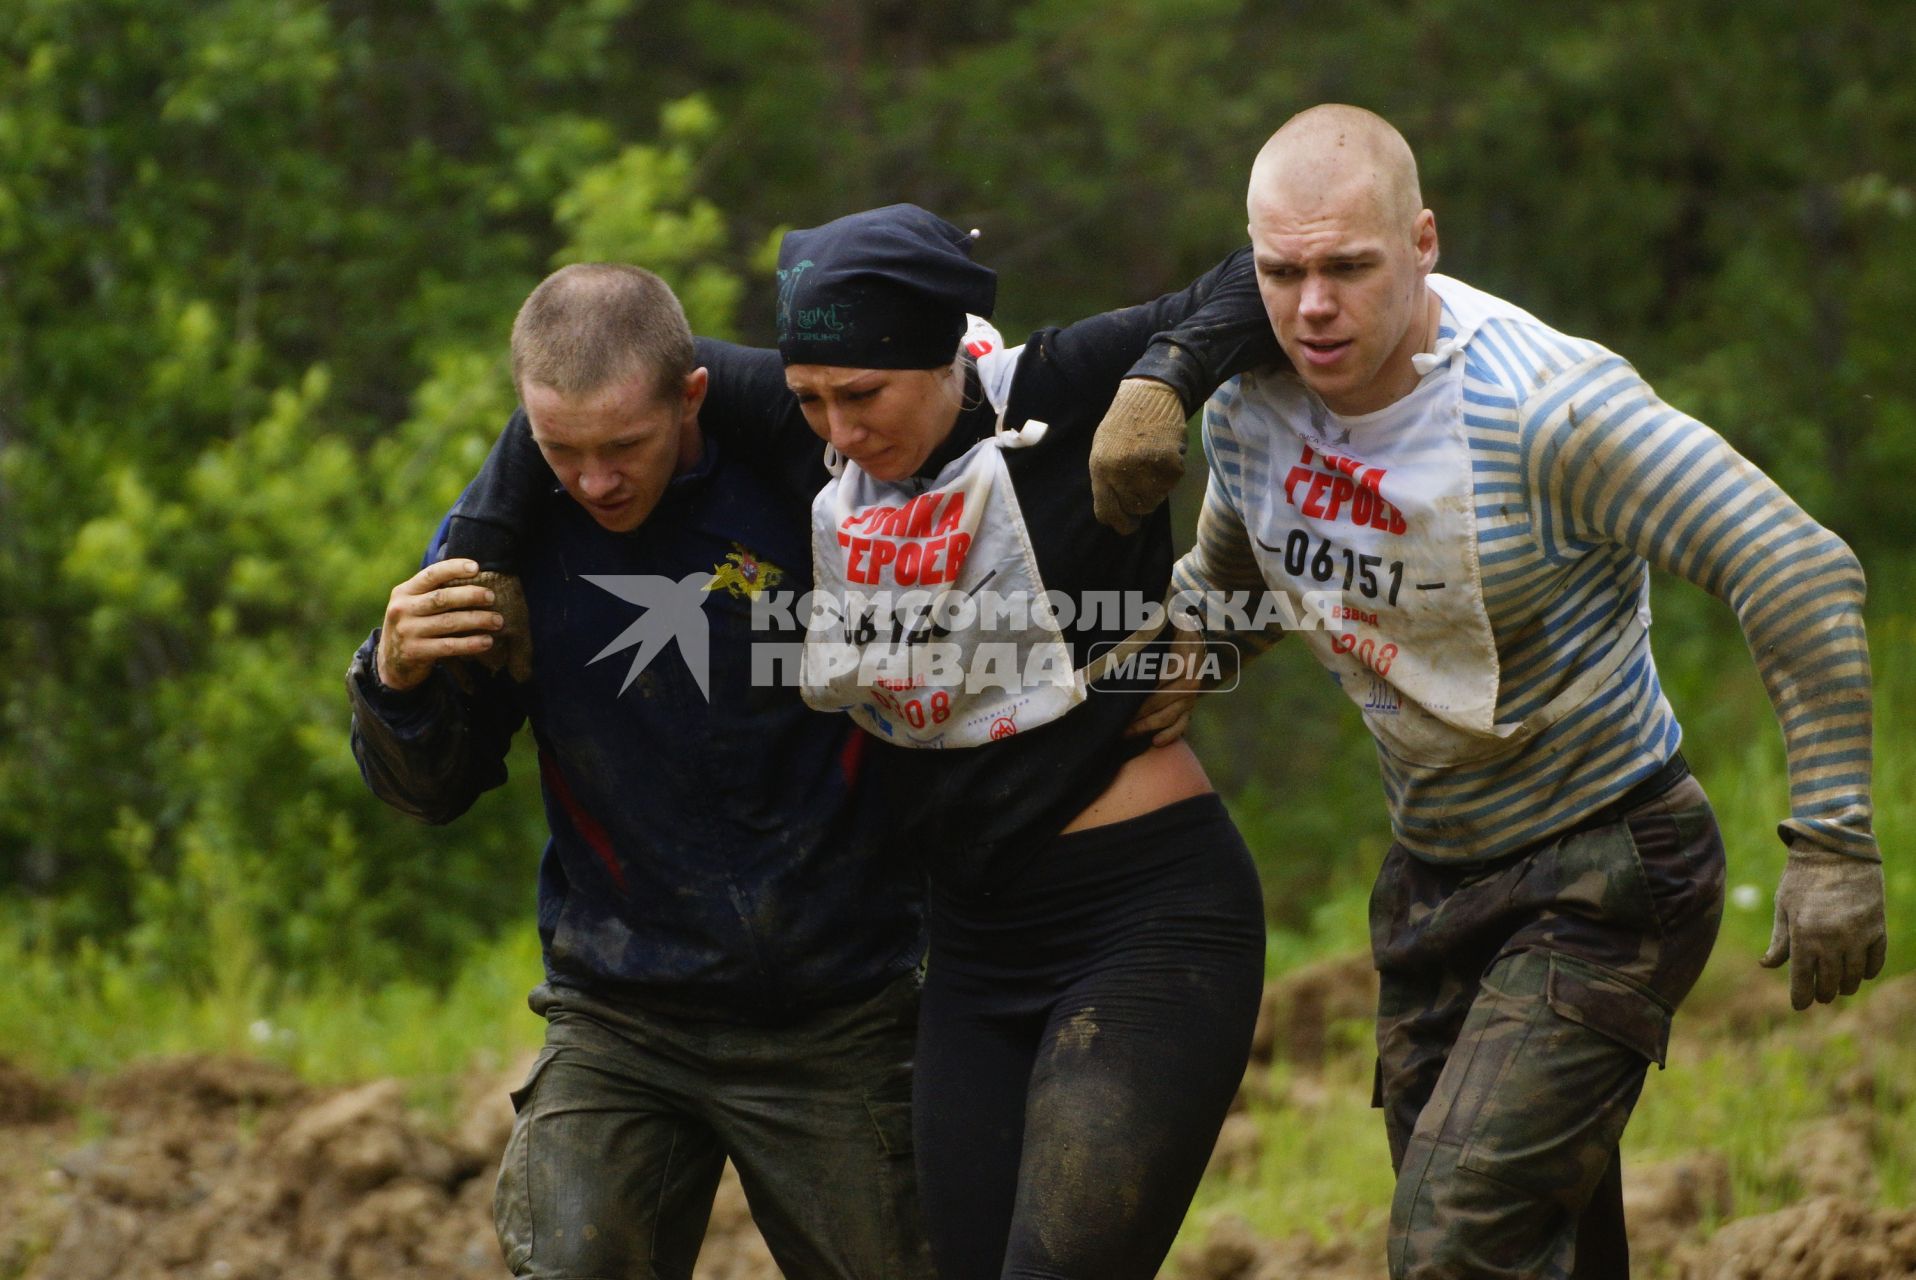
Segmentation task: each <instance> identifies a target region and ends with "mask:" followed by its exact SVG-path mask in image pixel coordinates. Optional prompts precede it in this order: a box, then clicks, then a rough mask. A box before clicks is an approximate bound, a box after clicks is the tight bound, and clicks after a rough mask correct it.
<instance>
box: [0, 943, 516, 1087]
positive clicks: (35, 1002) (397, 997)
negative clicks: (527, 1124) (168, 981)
mask: <svg viewBox="0 0 1916 1280" xmlns="http://www.w3.org/2000/svg"><path fill="white" fill-rule="evenodd" d="M0 967H4V970H5V971H6V972H7V973H8V975H9V981H8V982H6V983H4V984H0V1044H4V1045H7V1046H8V1053H9V1055H10V1056H12V1057H13V1058H15V1059H16V1060H17V1061H19V1062H20V1063H21V1064H22V1065H23V1066H26V1067H28V1068H31V1069H33V1070H35V1071H37V1072H39V1073H41V1074H44V1075H70V1074H75V1073H82V1072H84V1073H88V1074H92V1073H106V1072H111V1071H113V1070H114V1069H116V1068H118V1067H120V1066H122V1065H124V1064H125V1063H127V1062H130V1061H133V1060H135V1059H139V1058H149V1057H161V1056H167V1055H173V1054H189V1053H223V1054H245V1055H249V1056H252V1057H257V1058H264V1059H267V1060H269V1061H273V1062H279V1063H283V1064H284V1065H286V1066H287V1067H290V1068H291V1069H292V1070H294V1071H295V1072H297V1073H298V1074H299V1075H300V1076H301V1077H302V1078H304V1079H307V1080H310V1081H312V1082H314V1083H316V1084H344V1083H350V1082H354V1081H360V1080H368V1079H373V1078H377V1077H382V1076H397V1077H399V1078H401V1079H403V1080H405V1081H407V1083H408V1085H409V1087H410V1089H411V1093H412V1096H413V1099H414V1101H415V1102H416V1103H418V1104H421V1105H424V1106H426V1107H428V1108H429V1109H434V1110H439V1109H443V1108H444V1107H446V1106H449V1105H450V1103H451V1100H452V1098H453V1096H454V1095H455V1093H456V1091H457V1084H458V1080H459V1079H460V1078H461V1077H462V1076H464V1075H465V1074H466V1073H468V1072H471V1071H475V1070H477V1071H489V1070H498V1069H501V1068H502V1067H504V1066H505V1064H506V1063H508V1062H509V1061H510V1060H511V1059H512V1057H513V1056H515V1055H516V1054H518V1053H519V1052H521V1051H523V1050H525V1049H528V1048H533V1047H536V1046H537V1045H538V1044H539V1042H540V1038H541V1036H542V1034H543V1031H544V1023H543V1022H541V1021H540V1020H539V1019H538V1018H536V1017H534V1016H533V1014H532V1013H531V1012H530V1011H529V1010H528V1009H527V1008H526V1005H525V997H526V993H527V992H528V991H529V990H531V988H532V987H533V986H534V985H535V984H536V983H537V982H538V981H539V980H540V976H541V969H540V964H539V945H538V937H537V935H536V934H535V933H534V932H533V931H532V929H531V928H530V927H527V928H524V929H517V930H512V931H510V932H509V933H508V934H507V935H505V936H504V937H502V938H501V939H499V940H498V941H497V942H494V943H492V944H490V945H488V946H485V947H481V948H479V949H477V950H475V951H474V952H473V953H472V955H471V957H470V958H469V959H468V961H467V963H466V964H465V965H464V966H463V967H462V968H461V969H460V971H459V973H458V976H457V977H456V978H455V979H454V980H453V981H452V982H451V983H450V984H449V985H447V986H444V987H439V986H434V985H430V984H427V983H423V982H414V981H400V982H393V983H388V984H386V985H384V986H381V987H378V988H375V989H365V988H355V987H350V986H344V985H342V986H339V987H336V988H331V989H317V990H304V991H302V990H293V989H284V990H278V991H275V990H272V989H271V987H270V984H269V983H267V982H265V981H258V982H254V983H251V984H249V985H248V986H247V987H246V988H244V990H245V992H246V994H245V995H244V996H243V997H242V998H238V999H236V998H235V996H234V993H233V990H232V989H231V988H232V984H230V983H229V984H224V986H225V988H226V989H223V990H215V991H207V992H193V991H187V990H183V989H181V988H179V987H177V986H167V985H164V984H153V983H150V982H147V981H144V980H143V977H142V975H141V974H140V973H139V972H138V971H137V970H136V968H135V966H134V965H133V964H132V963H131V962H129V961H126V960H123V959H120V958H118V957H115V956H113V955H111V954H109V953H107V952H104V951H102V950H99V949H97V948H83V949H82V950H81V951H80V952H79V953H78V954H76V955H70V956H64V957H57V958H56V957H54V956H51V955H48V954H46V953H45V952H42V951H39V950H36V949H33V948H30V947H27V946H25V945H23V944H22V943H21V942H20V940H19V937H18V936H17V935H15V934H11V933H0Z"/></svg>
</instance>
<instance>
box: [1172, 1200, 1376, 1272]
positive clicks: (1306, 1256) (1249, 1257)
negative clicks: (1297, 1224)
mask: <svg viewBox="0 0 1916 1280" xmlns="http://www.w3.org/2000/svg"><path fill="white" fill-rule="evenodd" d="M1165 1274H1166V1275H1167V1276H1169V1277H1170V1280H1296V1277H1298V1276H1310V1277H1311V1278H1312V1280H1384V1274H1385V1268H1384V1245H1383V1241H1382V1240H1372V1241H1362V1242H1360V1241H1356V1240H1353V1239H1350V1238H1348V1237H1345V1238H1340V1239H1337V1240H1332V1241H1329V1242H1326V1241H1321V1240H1318V1239H1316V1238H1314V1237H1312V1236H1309V1235H1297V1236H1293V1237H1291V1238H1290V1239H1288V1240H1267V1239H1265V1238H1264V1237H1262V1236H1260V1235H1258V1234H1257V1232H1256V1230H1255V1229H1253V1228H1252V1226H1251V1224H1250V1223H1248V1222H1246V1221H1245V1220H1244V1219H1242V1218H1240V1217H1238V1216H1236V1215H1235V1214H1225V1215H1224V1216H1223V1217H1220V1218H1219V1219H1218V1220H1217V1221H1216V1222H1214V1223H1212V1224H1211V1229H1210V1231H1209V1232H1208V1233H1207V1234H1206V1235H1205V1237H1204V1241H1203V1243H1202V1244H1199V1245H1197V1246H1196V1247H1194V1248H1190V1249H1185V1250H1182V1251H1180V1252H1179V1253H1178V1254H1177V1255H1176V1256H1175V1257H1173V1258H1172V1259H1171V1265H1170V1269H1169V1270H1168V1271H1167V1272H1166V1273H1165Z"/></svg>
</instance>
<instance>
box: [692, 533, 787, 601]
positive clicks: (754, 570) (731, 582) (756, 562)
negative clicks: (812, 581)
mask: <svg viewBox="0 0 1916 1280" xmlns="http://www.w3.org/2000/svg"><path fill="white" fill-rule="evenodd" d="M784 577H785V571H784V570H783V569H781V568H779V567H778V566H777V565H775V564H773V563H772V562H771V561H769V560H761V559H760V558H759V557H758V556H755V555H753V554H752V553H751V552H750V551H747V550H746V549H745V547H744V546H743V545H742V544H740V543H737V542H734V543H733V544H732V549H731V550H730V551H728V552H727V553H726V555H725V560H724V562H723V563H721V564H718V565H715V566H713V569H712V580H711V581H710V582H708V583H706V584H705V589H706V590H707V591H724V592H728V593H730V594H731V595H734V596H737V597H738V598H740V599H742V600H756V599H758V598H759V596H760V595H761V594H763V593H764V592H766V591H769V590H771V589H772V588H773V587H775V586H777V585H778V584H779V582H780V580H782V579H783V578H784Z"/></svg>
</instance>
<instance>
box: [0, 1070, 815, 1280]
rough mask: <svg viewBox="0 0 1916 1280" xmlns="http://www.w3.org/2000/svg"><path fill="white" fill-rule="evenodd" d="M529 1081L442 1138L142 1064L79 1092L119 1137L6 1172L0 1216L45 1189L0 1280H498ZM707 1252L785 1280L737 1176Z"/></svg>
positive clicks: (279, 1091) (363, 1091)
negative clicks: (499, 1210)
mask: <svg viewBox="0 0 1916 1280" xmlns="http://www.w3.org/2000/svg"><path fill="white" fill-rule="evenodd" d="M522 1075H523V1067H520V1068H519V1069H518V1070H516V1071H515V1072H514V1073H513V1074H512V1075H511V1077H510V1078H509V1079H502V1080H495V1081H492V1082H489V1083H488V1084H487V1086H486V1087H484V1088H480V1089H476V1090H475V1091H474V1092H473V1094H472V1098H471V1102H470V1105H469V1107H468V1108H467V1111H466V1114H465V1115H464V1116H463V1117H462V1118H461V1120H460V1122H459V1123H457V1124H456V1125H454V1126H453V1127H452V1130H451V1132H450V1133H441V1132H439V1131H438V1130H437V1129H436V1128H435V1127H434V1126H431V1125H428V1124H426V1123H424V1122H423V1121H422V1120H421V1119H420V1117H418V1116H416V1115H415V1114H413V1113H412V1112H411V1111H410V1110H409V1109H408V1107H407V1106H406V1102H405V1096H404V1092H403V1090H402V1088H401V1086H400V1085H399V1084H398V1083H397V1082H395V1081H390V1080H385V1081H375V1082H373V1083H371V1084H366V1085H360V1086H357V1087H355V1088H350V1089H345V1090H334V1091H319V1090H314V1089H310V1088H308V1087H307V1086H304V1085H302V1084H301V1083H300V1082H299V1081H298V1080H296V1079H295V1078H293V1077H292V1076H291V1075H289V1074H288V1073H286V1072H284V1071H281V1070H279V1069H278V1068H275V1067H271V1066H267V1065H264V1064H259V1063H252V1062H242V1061H231V1060H224V1059H212V1058H190V1059H178V1060H173V1061H166V1062H156V1063H148V1064H141V1065H138V1066H135V1067H133V1068H130V1069H129V1070H127V1071H126V1072H124V1073H122V1074H121V1075H119V1076H117V1077H115V1078H113V1079H111V1080H108V1081H104V1082H102V1083H101V1084H100V1085H98V1086H97V1087H96V1088H95V1089H94V1090H92V1091H91V1093H90V1095H89V1097H88V1102H89V1104H90V1105H91V1107H92V1108H93V1109H94V1110H95V1111H96V1112H97V1113H99V1114H102V1115H105V1116H108V1117H110V1120H111V1123H112V1126H113V1127H112V1130H111V1132H109V1133H108V1134H107V1135H106V1136H104V1137H101V1138H96V1139H94V1140H92V1141H88V1142H82V1143H80V1144H79V1145H77V1146H72V1145H69V1144H70V1143H71V1142H72V1141H73V1135H72V1134H71V1132H66V1131H63V1132H62V1133H60V1134H59V1135H57V1138H54V1137H50V1138H49V1140H48V1142H47V1143H46V1145H45V1146H44V1147H43V1149H42V1150H40V1151H39V1152H37V1153H36V1154H35V1155H34V1156H32V1157H31V1158H30V1163H28V1164H27V1165H26V1166H25V1167H12V1168H11V1169H10V1173H11V1175H12V1176H11V1178H8V1177H0V1205H5V1204H7V1203H8V1201H9V1188H24V1189H29V1190H32V1191H34V1192H37V1193H38V1194H37V1198H36V1199H35V1200H34V1201H32V1207H33V1208H34V1210H35V1215H36V1216H34V1217H33V1218H32V1219H31V1220H28V1219H27V1218H26V1217H24V1216H15V1217H14V1220H13V1221H12V1222H0V1272H4V1273H5V1274H9V1275H14V1274H18V1275H22V1276H23V1277H25V1280H184V1278H185V1277H193V1280H201V1278H202V1277H204V1278H205V1280H504V1277H505V1275H506V1271H505V1267H504V1265H503V1264H502V1263H501V1261H500V1259H499V1249H498V1244H497V1242H496V1240H495V1238H494V1236H493V1229H492V1187H493V1175H494V1170H495V1169H496V1167H497V1164H498V1160H499V1154H500V1151H501V1150H502V1149H503V1147H504V1144H505V1139H506V1135H507V1132H508V1131H509V1129H510V1127H511V1107H510V1105H509V1104H508V1103H507V1102H506V1101H505V1092H506V1090H507V1089H509V1088H511V1087H513V1086H516V1085H517V1084H518V1083H519V1080H520V1078H521V1077H522ZM6 1084H7V1081H5V1080H4V1079H0V1088H4V1087H5V1086H6ZM42 1088H43V1087H42ZM10 1092H13V1093H14V1094H16V1095H17V1096H20V1097H24V1096H26V1092H25V1090H24V1088H21V1089H17V1090H12V1091H10ZM55 1096H57V1095H55ZM67 1129H68V1130H70V1129H71V1125H68V1126H67ZM18 1163H19V1162H18V1161H17V1160H16V1161H14V1164H15V1165H16V1166H17V1165H18ZM35 1184H37V1185H35ZM22 1202H23V1203H26V1201H25V1198H24V1197H22ZM706 1255H707V1256H706V1258H705V1259H702V1260H701V1265H700V1267H699V1271H698V1277H699V1280H777V1275H778V1273H777V1271H776V1270H775V1269H773V1268H772V1267H771V1264H770V1260H769V1255H767V1254H766V1252H765V1249H764V1245H763V1243H762V1242H761V1241H760V1240H759V1239H758V1235H757V1232H756V1230H754V1229H753V1227H752V1225H751V1220H750V1216H749V1214H748V1213H747V1212H746V1209H745V1205H744V1199H743V1196H742V1195H741V1194H740V1193H739V1191H738V1187H737V1183H736V1180H734V1179H731V1178H730V1177H728V1179H727V1184H726V1187H725V1188H724V1189H723V1191H722V1193H721V1198H720V1203H719V1205H718V1206H717V1207H716V1209H715V1211H714V1214H713V1224H712V1230H711V1233H710V1235H709V1236H708V1240H707V1249H706Z"/></svg>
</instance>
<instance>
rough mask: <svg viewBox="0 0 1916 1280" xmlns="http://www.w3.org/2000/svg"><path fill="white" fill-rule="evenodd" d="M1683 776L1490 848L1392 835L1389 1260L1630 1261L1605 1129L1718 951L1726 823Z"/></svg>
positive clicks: (1529, 1266) (1625, 1114)
mask: <svg viewBox="0 0 1916 1280" xmlns="http://www.w3.org/2000/svg"><path fill="white" fill-rule="evenodd" d="M1675 771H1676V772H1677V773H1679V775H1680V780H1679V781H1676V782H1675V783H1674V784H1668V777H1669V774H1668V773H1667V772H1666V774H1665V776H1664V778H1663V779H1660V780H1659V781H1662V782H1664V783H1666V785H1665V786H1664V787H1663V788H1662V789H1661V790H1660V791H1653V792H1652V796H1651V798H1650V799H1648V800H1645V799H1644V798H1643V796H1642V795H1641V794H1633V795H1631V796H1629V797H1626V799H1625V801H1624V802H1623V804H1622V805H1621V806H1619V808H1620V809H1621V812H1617V813H1613V814H1610V815H1607V816H1605V817H1603V818H1600V819H1598V820H1595V821H1592V822H1589V823H1586V824H1585V825H1584V826H1582V827H1581V828H1579V829H1577V830H1574V831H1572V832H1571V833H1569V834H1566V835H1564V836H1561V837H1558V838H1556V839H1554V840H1552V841H1549V842H1547V843H1546V844H1544V845H1542V846H1539V847H1537V848H1535V849H1531V850H1527V851H1525V852H1524V853H1522V854H1519V855H1517V856H1514V857H1509V858H1503V859H1499V860H1497V861H1496V862H1493V863H1490V864H1487V865H1475V866H1464V867H1454V868H1447V867H1445V866H1442V865H1440V864H1433V863H1427V862H1423V861H1420V860H1419V859H1417V858H1414V857H1412V856H1410V855H1409V854H1408V853H1407V852H1406V851H1405V850H1404V849H1403V848H1402V847H1401V846H1393V847H1392V849H1391V850H1390V852H1389V854H1388V855H1386V857H1385V860H1384V866H1383V869H1382V870H1381V871H1380V872H1379V875H1378V880H1377V887H1376V889H1375V891H1374V892H1373V894H1372V897H1371V944H1372V951H1373V954H1374V957H1375V959H1376V961H1377V967H1378V970H1379V974H1380V978H1381V982H1380V993H1379V1001H1378V1022H1377V1042H1378V1095H1379V1096H1378V1102H1379V1105H1381V1106H1382V1107H1383V1108H1384V1119H1385V1128H1386V1130H1387V1131H1388V1133H1389V1136H1390V1149H1391V1160H1392V1163H1393V1165H1394V1166H1395V1168H1396V1170H1397V1189H1396V1194H1395V1196H1394V1198H1393V1200H1392V1203H1391V1221H1390V1246H1389V1248H1390V1274H1391V1276H1392V1280H1622V1278H1623V1277H1627V1276H1628V1275H1629V1266H1630V1264H1629V1247H1628V1244H1627V1242H1626V1240H1625V1238H1624V1234H1623V1201H1622V1194H1623V1193H1622V1180H1621V1164H1620V1161H1619V1157H1618V1148H1617V1144H1618V1142H1619V1140H1620V1139H1621V1138H1622V1136H1623V1129H1624V1125H1625V1123H1626V1122H1627V1121H1628V1120H1629V1118H1630V1111H1631V1109H1632V1108H1633V1107H1634V1106H1635V1105H1636V1101H1637V1097H1638V1094H1639V1093H1640V1091H1641V1090H1642V1088H1643V1082H1644V1077H1645V1074H1646V1073H1647V1071H1648V1069H1649V1064H1650V1063H1652V1062H1655V1063H1657V1064H1658V1065H1661V1064H1662V1062H1663V1058H1664V1051H1665V1048H1666V1046H1667V1044H1668V1041H1669V1033H1670V1019H1671V1016H1672V1014H1673V1013H1674V1012H1675V1010H1676V1007H1677V1005H1678V1004H1679V1003H1681V1002H1682V1000H1683V998H1684V996H1685V995H1687V994H1688V993H1689V990H1690V988H1691V986H1692V985H1693V984H1694V983H1695V982H1696V979H1697V976H1698V974H1700V973H1701V972H1702V970H1703V964H1704V961H1705V960H1707V959H1708V958H1709V954H1710V948H1711V946H1712V945H1713V944H1714V942H1715V940H1716V931H1717V925H1718V923H1719V922H1720V920H1721V917H1722V910H1723V879H1724V867H1723V842H1722V838H1721V836H1720V835H1719V834H1718V832H1717V827H1716V820H1715V817H1714V816H1713V815H1712V814H1711V812H1710V807H1709V802H1708V801H1707V799H1705V797H1704V794H1703V789H1702V788H1701V787H1700V786H1698V785H1697V783H1696V781H1695V780H1694V779H1692V778H1690V777H1688V775H1687V773H1686V772H1683V771H1682V770H1681V768H1680V765H1679V766H1678V767H1677V769H1676V770H1675Z"/></svg>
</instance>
